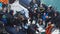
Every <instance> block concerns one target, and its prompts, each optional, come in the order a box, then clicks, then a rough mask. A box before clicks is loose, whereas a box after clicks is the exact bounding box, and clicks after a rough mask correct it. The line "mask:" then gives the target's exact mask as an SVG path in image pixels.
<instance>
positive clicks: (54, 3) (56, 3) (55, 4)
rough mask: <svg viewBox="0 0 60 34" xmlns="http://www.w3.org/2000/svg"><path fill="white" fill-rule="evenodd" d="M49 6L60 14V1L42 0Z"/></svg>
mask: <svg viewBox="0 0 60 34" xmlns="http://www.w3.org/2000/svg"><path fill="white" fill-rule="evenodd" d="M41 1H42V3H45V4H46V5H47V6H48V5H52V6H53V7H54V8H55V9H56V10H58V11H59V12H60V0H41Z"/></svg>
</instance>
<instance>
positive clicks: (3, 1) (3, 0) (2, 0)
mask: <svg viewBox="0 0 60 34" xmlns="http://www.w3.org/2000/svg"><path fill="white" fill-rule="evenodd" d="M0 2H2V3H3V4H8V0H0Z"/></svg>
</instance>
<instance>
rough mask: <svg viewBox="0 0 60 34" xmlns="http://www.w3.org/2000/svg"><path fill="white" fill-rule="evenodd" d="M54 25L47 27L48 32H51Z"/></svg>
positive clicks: (48, 33) (49, 33) (47, 33)
mask: <svg viewBox="0 0 60 34" xmlns="http://www.w3.org/2000/svg"><path fill="white" fill-rule="evenodd" d="M52 28H53V26H51V25H49V26H48V27H47V28H46V31H45V32H46V34H51V30H52Z"/></svg>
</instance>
